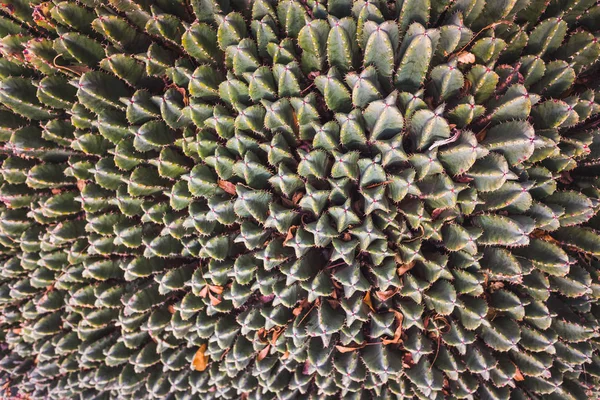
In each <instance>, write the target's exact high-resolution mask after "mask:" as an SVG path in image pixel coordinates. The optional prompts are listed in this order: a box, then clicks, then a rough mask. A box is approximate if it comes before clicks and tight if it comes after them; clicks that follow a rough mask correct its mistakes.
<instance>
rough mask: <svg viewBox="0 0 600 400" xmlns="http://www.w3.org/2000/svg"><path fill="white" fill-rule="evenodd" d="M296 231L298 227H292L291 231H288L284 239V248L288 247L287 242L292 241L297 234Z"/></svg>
mask: <svg viewBox="0 0 600 400" xmlns="http://www.w3.org/2000/svg"><path fill="white" fill-rule="evenodd" d="M296 229H298V225H292V226H290V229H288V231H287V234H286V235H285V239H283V245H284V246H285V245H286V243H287V242H289V241H290V240H292V239H293V238H294V233H295V232H296Z"/></svg>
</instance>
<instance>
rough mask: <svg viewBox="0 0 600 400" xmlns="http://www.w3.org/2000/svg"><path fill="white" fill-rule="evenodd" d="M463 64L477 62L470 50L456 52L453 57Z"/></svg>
mask: <svg viewBox="0 0 600 400" xmlns="http://www.w3.org/2000/svg"><path fill="white" fill-rule="evenodd" d="M453 58H456V60H457V61H458V62H459V63H461V64H473V63H474V62H475V55H474V54H473V53H469V52H468V51H461V52H459V53H456V56H455V57H453Z"/></svg>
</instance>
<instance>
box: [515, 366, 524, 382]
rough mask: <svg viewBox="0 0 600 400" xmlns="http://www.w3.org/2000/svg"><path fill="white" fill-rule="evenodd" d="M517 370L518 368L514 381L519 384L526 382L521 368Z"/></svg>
mask: <svg viewBox="0 0 600 400" xmlns="http://www.w3.org/2000/svg"><path fill="white" fill-rule="evenodd" d="M515 367H516V365H515ZM516 368H517V370H516V372H515V375H514V376H513V379H514V380H515V381H517V382H520V381H524V380H525V377H524V376H523V374H522V373H521V370H520V369H519V367H516Z"/></svg>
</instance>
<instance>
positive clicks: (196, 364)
mask: <svg viewBox="0 0 600 400" xmlns="http://www.w3.org/2000/svg"><path fill="white" fill-rule="evenodd" d="M205 351H206V344H203V345H202V346H200V347H199V348H198V351H196V354H195V355H194V359H193V360H192V368H193V369H195V370H196V371H204V370H205V369H206V367H208V356H207V355H205V354H204V352H205Z"/></svg>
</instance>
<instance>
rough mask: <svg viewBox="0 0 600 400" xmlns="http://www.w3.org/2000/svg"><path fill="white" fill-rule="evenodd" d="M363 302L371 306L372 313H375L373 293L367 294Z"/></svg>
mask: <svg viewBox="0 0 600 400" xmlns="http://www.w3.org/2000/svg"><path fill="white" fill-rule="evenodd" d="M363 302H364V303H365V304H366V305H368V306H369V308H370V309H371V311H375V308H374V307H373V302H372V301H371V292H367V294H365V297H364V298H363Z"/></svg>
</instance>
